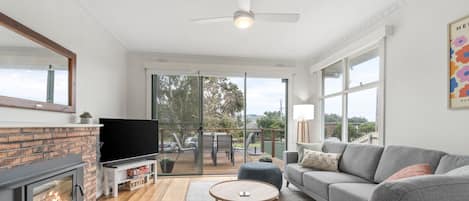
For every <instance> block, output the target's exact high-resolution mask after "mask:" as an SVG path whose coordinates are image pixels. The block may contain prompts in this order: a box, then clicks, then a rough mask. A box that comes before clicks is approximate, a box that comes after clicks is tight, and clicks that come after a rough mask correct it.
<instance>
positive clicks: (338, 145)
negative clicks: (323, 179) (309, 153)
mask: <svg viewBox="0 0 469 201" xmlns="http://www.w3.org/2000/svg"><path fill="white" fill-rule="evenodd" d="M345 147H347V144H345V143H342V142H331V141H325V142H324V144H323V146H322V151H323V152H326V153H336V154H343V153H344V150H345Z"/></svg>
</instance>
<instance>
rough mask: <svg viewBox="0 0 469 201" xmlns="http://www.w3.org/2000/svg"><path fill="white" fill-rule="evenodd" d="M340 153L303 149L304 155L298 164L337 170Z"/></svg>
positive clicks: (319, 168)
mask: <svg viewBox="0 0 469 201" xmlns="http://www.w3.org/2000/svg"><path fill="white" fill-rule="evenodd" d="M340 155H341V154H336V153H324V152H320V151H313V150H309V149H305V153H304V157H303V160H302V161H301V163H300V164H301V166H303V167H308V168H315V169H318V170H327V171H336V172H337V171H338V169H339V159H340Z"/></svg>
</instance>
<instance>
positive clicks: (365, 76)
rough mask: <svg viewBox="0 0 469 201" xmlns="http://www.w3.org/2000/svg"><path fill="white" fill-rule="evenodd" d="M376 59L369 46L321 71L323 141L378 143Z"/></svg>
mask: <svg viewBox="0 0 469 201" xmlns="http://www.w3.org/2000/svg"><path fill="white" fill-rule="evenodd" d="M380 61H381V59H380V56H379V51H378V49H373V50H369V51H366V52H364V53H360V54H357V55H355V56H351V57H347V58H344V59H342V60H340V61H339V62H337V63H335V64H332V65H330V66H327V67H326V68H324V69H323V70H322V82H323V91H322V94H323V95H322V98H321V99H322V104H323V129H322V130H323V132H324V139H325V140H332V141H344V142H351V143H369V144H379V143H380V139H379V138H380V129H379V127H380V124H379V122H380V121H379V120H380V119H381V118H382V117H381V114H382V111H381V109H380V108H381V107H380V105H379V104H380V103H381V102H380V101H379V97H380V94H381V93H380V92H381V90H382V89H381V88H382V87H381V80H380V70H381V69H380V68H381V67H380V66H381V65H380Z"/></svg>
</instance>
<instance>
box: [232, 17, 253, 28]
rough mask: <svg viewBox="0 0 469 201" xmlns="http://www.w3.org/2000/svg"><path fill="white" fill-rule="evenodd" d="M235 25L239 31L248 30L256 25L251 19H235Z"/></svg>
mask: <svg viewBox="0 0 469 201" xmlns="http://www.w3.org/2000/svg"><path fill="white" fill-rule="evenodd" d="M234 24H235V26H236V27H238V28H239V29H247V28H249V27H251V26H252V24H254V19H252V18H250V17H238V18H236V19H235V21H234Z"/></svg>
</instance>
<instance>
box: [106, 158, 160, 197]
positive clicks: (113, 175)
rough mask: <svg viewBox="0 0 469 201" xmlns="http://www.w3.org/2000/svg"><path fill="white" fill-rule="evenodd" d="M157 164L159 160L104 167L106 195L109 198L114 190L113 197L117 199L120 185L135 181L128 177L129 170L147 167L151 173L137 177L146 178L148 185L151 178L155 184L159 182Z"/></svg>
mask: <svg viewBox="0 0 469 201" xmlns="http://www.w3.org/2000/svg"><path fill="white" fill-rule="evenodd" d="M157 164H158V162H157V160H144V161H136V162H129V163H123V164H116V165H105V166H103V173H104V184H103V185H104V195H106V196H108V195H109V192H110V190H111V189H112V196H113V197H117V193H118V191H119V189H118V188H119V184H123V183H126V182H130V181H131V180H132V179H135V178H129V176H128V175H127V170H130V169H135V168H139V167H142V166H146V167H147V168H149V172H148V173H146V174H143V175H139V176H136V177H139V178H144V179H145V180H146V181H147V182H148V183H149V182H150V181H151V178H153V183H154V184H155V183H156V180H157V170H158V166H157Z"/></svg>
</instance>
